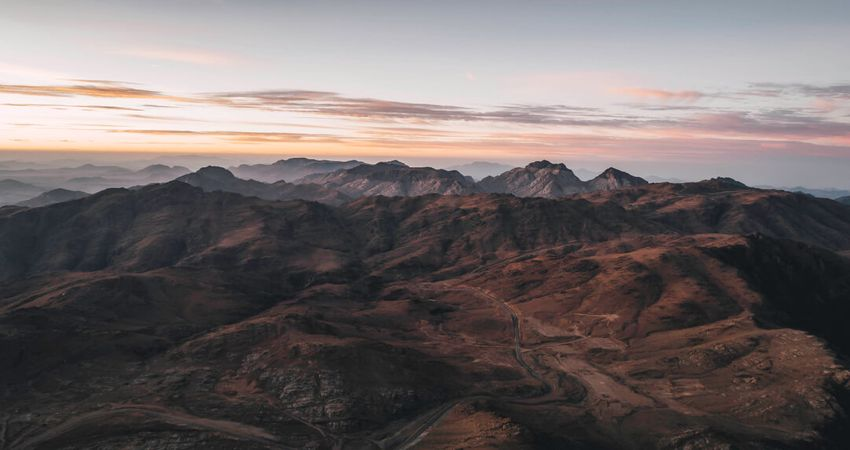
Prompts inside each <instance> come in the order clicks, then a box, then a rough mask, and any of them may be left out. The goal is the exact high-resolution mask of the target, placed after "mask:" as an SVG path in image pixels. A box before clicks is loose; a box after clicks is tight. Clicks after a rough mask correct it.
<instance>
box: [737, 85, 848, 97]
mask: <svg viewBox="0 0 850 450" xmlns="http://www.w3.org/2000/svg"><path fill="white" fill-rule="evenodd" d="M738 94H740V95H752V96H760V97H781V96H794V95H796V96H804V97H818V98H831V99H843V100H848V99H850V84H827V85H814V84H805V83H752V84H750V86H749V87H748V88H747V89H745V90H743V91H740V92H738Z"/></svg>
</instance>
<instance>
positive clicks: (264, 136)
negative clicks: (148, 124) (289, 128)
mask: <svg viewBox="0 0 850 450" xmlns="http://www.w3.org/2000/svg"><path fill="white" fill-rule="evenodd" d="M108 131H109V132H110V133H129V134H144V135H148V136H214V137H221V138H224V139H227V140H231V141H238V142H244V143H262V142H314V143H332V142H339V140H338V139H337V138H336V137H334V136H330V135H321V134H302V133H278V132H264V131H195V130H134V129H124V130H108Z"/></svg>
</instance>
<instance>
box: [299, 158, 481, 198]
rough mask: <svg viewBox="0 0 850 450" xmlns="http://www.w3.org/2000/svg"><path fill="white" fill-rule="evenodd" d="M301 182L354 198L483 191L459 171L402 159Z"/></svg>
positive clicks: (307, 178) (366, 165)
mask: <svg viewBox="0 0 850 450" xmlns="http://www.w3.org/2000/svg"><path fill="white" fill-rule="evenodd" d="M297 182H298V183H316V184H319V185H322V186H324V187H326V188H330V189H336V190H339V191H340V192H342V193H344V194H346V195H349V196H351V197H361V196H373V195H383V196H416V195H425V194H442V195H464V194H472V193H476V192H479V191H480V190H479V188H478V186H477V185H476V184H475V181H473V180H472V178H470V177H466V176H464V175H462V174H461V173H460V172H458V171H455V170H442V169H433V168H430V167H408V166H407V165H406V164H404V163H402V162H399V161H389V162H381V163H378V164H374V165H372V164H363V165H359V166H357V167H353V168H351V169H343V170H337V171H335V172H331V173H327V174H315V175H310V176H307V177H304V178H302V179H300V180H298V181H297Z"/></svg>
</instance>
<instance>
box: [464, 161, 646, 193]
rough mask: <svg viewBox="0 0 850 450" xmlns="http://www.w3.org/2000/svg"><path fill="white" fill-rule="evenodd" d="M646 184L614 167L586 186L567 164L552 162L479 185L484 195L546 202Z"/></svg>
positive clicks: (482, 182) (530, 166)
mask: <svg viewBox="0 0 850 450" xmlns="http://www.w3.org/2000/svg"><path fill="white" fill-rule="evenodd" d="M645 184H648V183H647V181H646V180H644V179H643V178H640V177H635V176H632V175H629V174H628V173H626V172H623V171H621V170H617V169H615V168H613V167H611V168H608V169H607V170H605V171H604V172H602V173H601V174H599V175H598V176H597V177H596V178H593V179H592V180H590V181H587V182H585V181H582V180H580V179H579V178H578V177H577V176H576V175H575V174H574V173H573V171H572V170H570V169H568V168H567V166H565V165H564V164H553V163H550V162H549V161H537V162H533V163H531V164H529V165H527V166H525V167H518V168H516V169H511V170H509V171H507V172H505V173H503V174H501V175H498V176H490V177H486V178H484V179H482V180H481V181H480V182H479V185H480V186H481V188H482V190H483V191H484V192H493V193H505V194H513V195H516V196H517V197H545V198H559V197H565V196H568V195H573V194H579V193H582V192H593V191H612V190H616V189H623V188H627V187H632V186H641V185H645Z"/></svg>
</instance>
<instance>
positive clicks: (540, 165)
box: [525, 159, 567, 170]
mask: <svg viewBox="0 0 850 450" xmlns="http://www.w3.org/2000/svg"><path fill="white" fill-rule="evenodd" d="M525 168H526V169H537V170H539V169H561V170H567V166H565V165H564V163H558V164H555V163H551V162H549V161H547V160H545V159H542V160H540V161H534V162H531V163H529V164H528V165H527V166H525Z"/></svg>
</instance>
